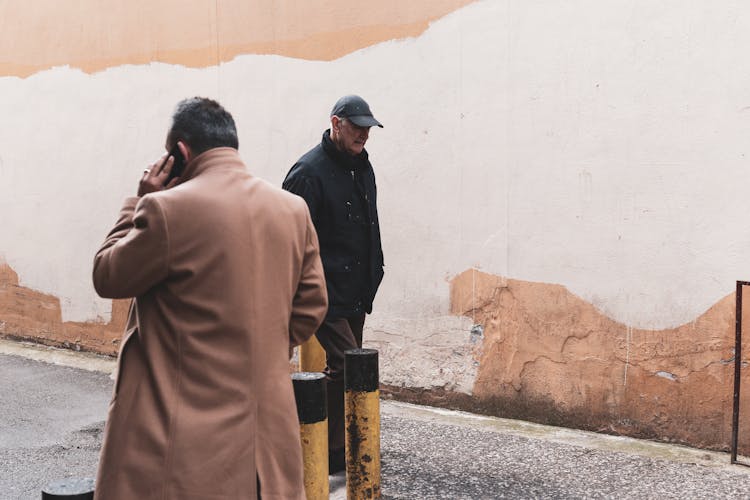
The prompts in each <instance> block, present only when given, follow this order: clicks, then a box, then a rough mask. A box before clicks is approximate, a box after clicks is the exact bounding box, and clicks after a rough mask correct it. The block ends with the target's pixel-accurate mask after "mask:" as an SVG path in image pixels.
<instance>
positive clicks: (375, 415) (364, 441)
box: [344, 349, 380, 500]
mask: <svg viewBox="0 0 750 500" xmlns="http://www.w3.org/2000/svg"><path fill="white" fill-rule="evenodd" d="M344 354H345V372H344V373H345V374H344V380H345V382H344V385H345V387H346V393H345V395H344V408H345V415H346V497H347V498H348V499H357V500H359V499H364V498H368V499H369V498H380V383H379V379H380V377H379V374H378V351H377V350H375V349H352V350H349V351H346V352H345V353H344Z"/></svg>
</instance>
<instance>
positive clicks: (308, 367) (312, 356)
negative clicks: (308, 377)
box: [299, 335, 326, 372]
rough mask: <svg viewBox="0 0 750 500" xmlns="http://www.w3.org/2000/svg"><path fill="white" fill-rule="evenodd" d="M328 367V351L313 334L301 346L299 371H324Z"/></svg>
mask: <svg viewBox="0 0 750 500" xmlns="http://www.w3.org/2000/svg"><path fill="white" fill-rule="evenodd" d="M325 367H326V352H325V350H324V349H323V346H321V345H320V342H318V339H317V338H316V337H315V335H313V336H312V337H310V340H308V341H307V342H305V343H304V344H302V345H301V346H300V347H299V371H301V372H322V371H323V370H324V369H325Z"/></svg>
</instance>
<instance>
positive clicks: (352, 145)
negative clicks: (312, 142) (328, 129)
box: [331, 116, 370, 156]
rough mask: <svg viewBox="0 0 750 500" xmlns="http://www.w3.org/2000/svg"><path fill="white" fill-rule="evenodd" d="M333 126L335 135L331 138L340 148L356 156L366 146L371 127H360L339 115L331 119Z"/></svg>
mask: <svg viewBox="0 0 750 500" xmlns="http://www.w3.org/2000/svg"><path fill="white" fill-rule="evenodd" d="M331 126H332V129H333V132H334V135H335V136H334V137H332V138H331V139H332V140H333V141H334V142H335V143H336V146H338V148H339V149H340V150H342V151H344V152H346V153H349V154H350V155H353V156H356V155H358V154H360V153H361V152H362V150H363V149H364V148H365V143H366V142H367V138H368V137H369V136H370V127H360V126H358V125H355V124H354V123H352V122H351V121H349V120H346V119H341V118H339V117H337V116H334V117H333V119H332V120H331Z"/></svg>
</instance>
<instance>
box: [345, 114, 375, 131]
mask: <svg viewBox="0 0 750 500" xmlns="http://www.w3.org/2000/svg"><path fill="white" fill-rule="evenodd" d="M346 118H347V119H348V120H351V122H352V123H353V124H355V125H356V126H358V127H374V126H376V125H377V126H378V127H380V128H383V125H382V124H381V123H380V122H379V121H377V120H376V119H375V117H373V116H367V115H358V116H347V117H346Z"/></svg>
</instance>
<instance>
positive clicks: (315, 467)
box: [292, 372, 328, 500]
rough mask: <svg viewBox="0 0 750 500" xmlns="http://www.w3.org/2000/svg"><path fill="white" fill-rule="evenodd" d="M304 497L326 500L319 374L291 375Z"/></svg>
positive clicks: (321, 378)
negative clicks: (300, 448)
mask: <svg viewBox="0 0 750 500" xmlns="http://www.w3.org/2000/svg"><path fill="white" fill-rule="evenodd" d="M292 384H293V385H294V399H295V400H296V402H297V416H298V417H299V424H300V425H299V432H300V438H301V440H302V461H303V465H304V471H305V495H306V496H307V500H328V411H327V408H328V403H327V400H326V378H325V375H323V374H322V373H310V372H297V373H293V374H292Z"/></svg>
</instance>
